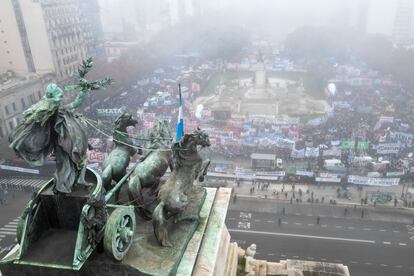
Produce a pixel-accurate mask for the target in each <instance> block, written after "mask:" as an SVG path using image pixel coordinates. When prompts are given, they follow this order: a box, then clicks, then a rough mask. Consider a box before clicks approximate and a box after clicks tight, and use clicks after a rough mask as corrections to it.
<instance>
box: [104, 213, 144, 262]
mask: <svg viewBox="0 0 414 276" xmlns="http://www.w3.org/2000/svg"><path fill="white" fill-rule="evenodd" d="M135 227H136V222H135V212H134V209H133V208H122V207H121V208H116V209H115V210H114V211H113V212H112V213H111V215H110V216H109V219H108V220H107V222H106V226H105V234H104V249H105V252H106V253H107V254H108V255H109V256H112V257H113V258H114V259H115V260H117V261H121V260H122V259H123V258H124V257H125V255H126V254H127V253H128V250H129V248H130V247H131V244H132V241H133V237H134V232H135Z"/></svg>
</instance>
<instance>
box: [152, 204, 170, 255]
mask: <svg viewBox="0 0 414 276" xmlns="http://www.w3.org/2000/svg"><path fill="white" fill-rule="evenodd" d="M164 212H165V210H164V203H163V202H160V203H159V204H158V205H157V207H156V208H155V210H154V213H153V214H152V226H153V228H154V234H155V237H156V238H157V240H158V242H159V243H161V245H162V246H164V247H171V246H172V244H171V243H170V241H169V239H168V229H167V220H166V218H165V213H164Z"/></svg>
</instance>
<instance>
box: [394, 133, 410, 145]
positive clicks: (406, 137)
mask: <svg viewBox="0 0 414 276" xmlns="http://www.w3.org/2000/svg"><path fill="white" fill-rule="evenodd" d="M390 139H391V140H394V141H400V142H403V143H409V144H411V142H412V141H413V135H412V134H409V133H405V132H400V131H396V132H391V133H390Z"/></svg>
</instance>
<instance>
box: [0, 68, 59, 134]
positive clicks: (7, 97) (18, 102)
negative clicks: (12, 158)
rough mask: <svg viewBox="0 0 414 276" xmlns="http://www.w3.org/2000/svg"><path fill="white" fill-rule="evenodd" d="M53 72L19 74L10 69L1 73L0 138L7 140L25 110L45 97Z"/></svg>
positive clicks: (53, 79) (52, 79)
mask: <svg viewBox="0 0 414 276" xmlns="http://www.w3.org/2000/svg"><path fill="white" fill-rule="evenodd" d="M54 81H55V77H54V75H53V74H45V75H38V74H35V73H31V74H27V75H26V76H24V77H22V76H17V75H16V74H14V73H12V72H11V71H8V72H6V73H3V74H1V75H0V140H5V139H6V138H7V137H8V135H9V134H10V133H11V131H12V130H13V129H14V128H15V127H16V126H17V124H19V123H20V121H21V120H22V117H23V111H25V110H26V109H27V108H29V107H30V106H31V105H32V104H34V103H36V102H37V101H39V100H40V98H42V97H43V95H44V91H45V90H46V86H47V84H48V83H50V82H54Z"/></svg>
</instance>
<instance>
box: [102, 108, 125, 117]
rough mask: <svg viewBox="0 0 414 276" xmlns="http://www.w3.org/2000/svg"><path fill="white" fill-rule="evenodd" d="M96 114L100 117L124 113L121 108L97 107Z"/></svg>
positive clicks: (116, 115)
mask: <svg viewBox="0 0 414 276" xmlns="http://www.w3.org/2000/svg"><path fill="white" fill-rule="evenodd" d="M96 114H97V116H98V117H118V116H120V115H121V114H122V110H121V109H120V108H100V109H96Z"/></svg>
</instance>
